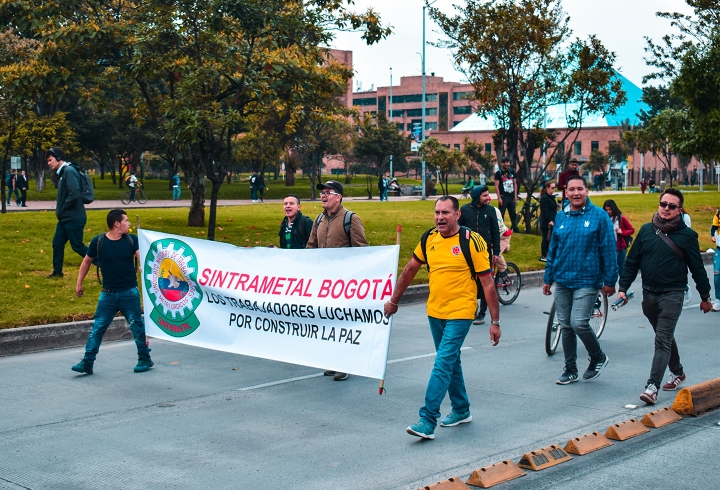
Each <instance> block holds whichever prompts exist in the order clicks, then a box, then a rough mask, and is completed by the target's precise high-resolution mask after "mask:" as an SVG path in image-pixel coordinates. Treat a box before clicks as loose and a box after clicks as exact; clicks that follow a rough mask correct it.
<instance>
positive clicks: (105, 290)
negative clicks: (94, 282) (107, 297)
mask: <svg viewBox="0 0 720 490" xmlns="http://www.w3.org/2000/svg"><path fill="white" fill-rule="evenodd" d="M102 292H103V293H119V292H120V291H113V290H112V289H105V288H102Z"/></svg>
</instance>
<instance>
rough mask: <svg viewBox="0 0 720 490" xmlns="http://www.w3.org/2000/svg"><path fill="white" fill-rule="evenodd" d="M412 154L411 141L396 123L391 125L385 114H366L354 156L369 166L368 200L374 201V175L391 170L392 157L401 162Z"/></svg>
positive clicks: (367, 180) (367, 176)
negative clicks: (407, 155) (373, 115)
mask: <svg viewBox="0 0 720 490" xmlns="http://www.w3.org/2000/svg"><path fill="white" fill-rule="evenodd" d="M409 152H410V141H409V140H408V139H406V138H405V137H404V136H403V135H402V134H401V133H400V131H398V128H397V126H396V125H395V123H390V122H388V120H387V117H386V116H385V114H384V113H379V114H378V115H377V117H372V116H370V115H369V114H366V115H365V117H364V118H363V119H362V121H361V122H360V124H359V136H358V139H357V141H356V142H355V148H354V149H353V153H354V155H355V156H356V157H357V158H358V159H359V160H362V161H364V162H365V163H366V164H368V170H369V172H367V173H366V174H365V175H366V182H365V184H366V189H367V193H368V199H372V193H373V189H374V188H376V187H375V184H376V182H375V179H373V174H374V173H377V174H378V175H379V174H382V173H383V172H386V171H387V170H389V165H390V155H392V156H393V162H397V161H400V160H402V159H404V158H405V155H406V154H408V153H409Z"/></svg>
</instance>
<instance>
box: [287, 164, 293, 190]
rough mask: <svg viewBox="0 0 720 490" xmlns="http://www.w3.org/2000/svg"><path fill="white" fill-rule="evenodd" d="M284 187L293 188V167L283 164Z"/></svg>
mask: <svg viewBox="0 0 720 490" xmlns="http://www.w3.org/2000/svg"><path fill="white" fill-rule="evenodd" d="M285 187H295V165H289V164H287V163H286V164H285Z"/></svg>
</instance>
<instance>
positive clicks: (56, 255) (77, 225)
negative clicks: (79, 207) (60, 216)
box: [52, 218, 87, 274]
mask: <svg viewBox="0 0 720 490" xmlns="http://www.w3.org/2000/svg"><path fill="white" fill-rule="evenodd" d="M86 221H87V219H86V218H83V219H76V220H71V221H58V223H57V226H56V227H55V235H54V236H53V239H52V247H53V274H61V273H62V269H63V260H65V244H66V243H67V242H68V241H70V246H71V247H72V249H73V250H74V251H75V252H76V253H77V254H78V255H79V256H80V257H82V258H83V259H84V258H85V256H86V255H87V246H86V245H85V244H84V243H83V231H85V223H86Z"/></svg>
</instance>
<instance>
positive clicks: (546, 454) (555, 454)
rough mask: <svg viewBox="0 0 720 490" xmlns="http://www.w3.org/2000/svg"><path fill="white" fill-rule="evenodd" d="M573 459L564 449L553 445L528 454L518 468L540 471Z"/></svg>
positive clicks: (521, 460)
mask: <svg viewBox="0 0 720 490" xmlns="http://www.w3.org/2000/svg"><path fill="white" fill-rule="evenodd" d="M571 459H572V456H570V455H569V454H568V453H566V452H565V450H563V448H561V447H560V446H557V445H555V444H553V445H552V446H548V447H544V448H542V449H538V450H536V451H530V452H529V453H526V454H525V456H523V457H522V458H521V459H520V462H519V463H518V466H519V467H520V468H525V469H527V470H533V471H540V470H544V469H545V468H550V467H551V466H555V465H556V464H560V463H564V462H565V461H570V460H571Z"/></svg>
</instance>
